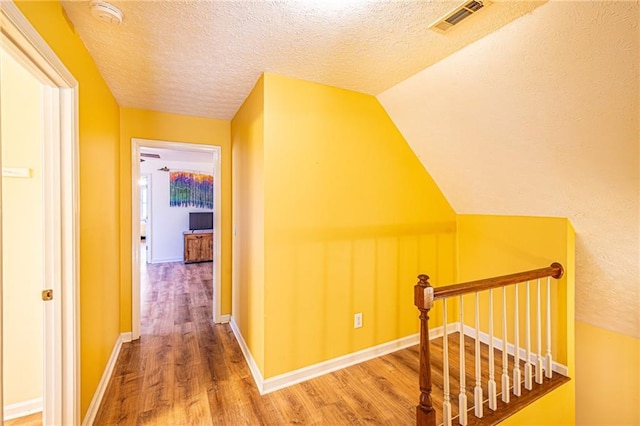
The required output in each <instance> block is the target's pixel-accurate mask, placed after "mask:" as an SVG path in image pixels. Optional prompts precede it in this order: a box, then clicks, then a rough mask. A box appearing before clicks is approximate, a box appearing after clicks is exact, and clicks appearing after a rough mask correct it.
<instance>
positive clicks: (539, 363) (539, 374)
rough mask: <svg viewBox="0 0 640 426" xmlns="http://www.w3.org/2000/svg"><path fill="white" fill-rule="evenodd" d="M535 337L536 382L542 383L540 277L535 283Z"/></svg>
mask: <svg viewBox="0 0 640 426" xmlns="http://www.w3.org/2000/svg"><path fill="white" fill-rule="evenodd" d="M536 309H537V311H538V312H537V313H536V322H537V324H536V337H537V339H538V341H537V346H536V349H537V351H538V352H537V353H536V383H537V384H539V385H541V384H542V307H541V306H540V278H538V282H537V283H536Z"/></svg>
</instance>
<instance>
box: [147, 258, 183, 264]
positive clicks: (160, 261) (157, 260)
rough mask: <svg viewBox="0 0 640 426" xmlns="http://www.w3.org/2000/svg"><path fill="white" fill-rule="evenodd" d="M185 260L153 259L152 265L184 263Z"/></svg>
mask: <svg viewBox="0 0 640 426" xmlns="http://www.w3.org/2000/svg"><path fill="white" fill-rule="evenodd" d="M183 260H184V259H183V258H181V257H178V258H173V259H153V260H152V261H151V262H149V263H151V264H152V265H155V264H158V263H172V262H182V261H183Z"/></svg>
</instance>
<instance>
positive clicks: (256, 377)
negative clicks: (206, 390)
mask: <svg viewBox="0 0 640 426" xmlns="http://www.w3.org/2000/svg"><path fill="white" fill-rule="evenodd" d="M229 324H230V325H231V330H232V331H233V334H234V336H236V340H237V341H238V345H240V350H241V351H242V355H244V359H245V360H246V361H247V365H248V366H249V371H251V375H252V376H253V381H254V382H255V383H256V386H257V387H258V391H259V392H260V395H262V394H264V392H263V388H262V386H263V383H264V379H263V378H262V373H260V369H259V368H258V364H257V363H256V360H255V359H253V355H251V351H250V350H249V346H247V342H245V341H244V337H242V333H240V329H239V328H238V324H236V321H235V319H234V318H233V317H231V320H230V322H229Z"/></svg>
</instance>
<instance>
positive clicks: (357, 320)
mask: <svg viewBox="0 0 640 426" xmlns="http://www.w3.org/2000/svg"><path fill="white" fill-rule="evenodd" d="M360 327H362V312H358V313H357V314H355V315H354V316H353V328H360Z"/></svg>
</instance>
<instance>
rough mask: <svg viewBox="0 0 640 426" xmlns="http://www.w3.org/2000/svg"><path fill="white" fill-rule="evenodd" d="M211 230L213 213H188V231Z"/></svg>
mask: <svg viewBox="0 0 640 426" xmlns="http://www.w3.org/2000/svg"><path fill="white" fill-rule="evenodd" d="M200 229H213V212H189V230H190V231H198V230H200Z"/></svg>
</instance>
